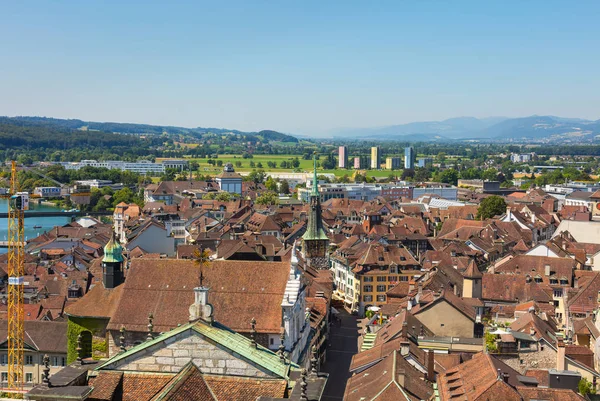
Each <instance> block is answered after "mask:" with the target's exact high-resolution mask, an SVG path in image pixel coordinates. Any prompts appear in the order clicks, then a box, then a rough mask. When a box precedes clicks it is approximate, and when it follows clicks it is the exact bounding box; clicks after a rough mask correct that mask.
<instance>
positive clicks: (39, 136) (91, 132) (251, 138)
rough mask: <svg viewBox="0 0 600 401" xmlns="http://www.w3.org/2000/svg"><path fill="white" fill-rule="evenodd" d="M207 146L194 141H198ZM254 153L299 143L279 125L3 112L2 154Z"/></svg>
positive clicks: (29, 157)
mask: <svg viewBox="0 0 600 401" xmlns="http://www.w3.org/2000/svg"><path fill="white" fill-rule="evenodd" d="M198 143H200V144H202V145H204V146H195V145H194V144H198ZM249 144H251V146H252V149H253V151H254V152H256V153H272V152H273V148H274V147H279V148H281V147H282V146H284V147H290V146H292V147H293V146H297V145H298V140H297V139H296V138H294V137H292V136H289V135H285V134H281V133H279V132H276V131H261V132H258V133H244V132H241V131H231V130H218V129H212V128H202V129H200V128H194V129H188V128H181V127H159V126H154V125H144V124H121V123H90V122H85V121H81V120H62V119H56V118H44V117H0V160H10V159H15V158H16V159H19V158H20V160H21V162H27V161H43V160H46V161H78V160H82V159H96V160H138V159H141V158H145V159H154V158H156V157H184V156H192V157H206V156H210V155H211V154H214V153H218V152H221V153H223V152H230V153H243V152H245V151H247V150H248V146H249Z"/></svg>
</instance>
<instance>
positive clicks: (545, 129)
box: [333, 116, 600, 142]
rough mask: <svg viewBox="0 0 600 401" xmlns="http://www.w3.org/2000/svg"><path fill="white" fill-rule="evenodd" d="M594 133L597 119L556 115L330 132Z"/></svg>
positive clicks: (422, 136) (509, 136) (407, 136)
mask: <svg viewBox="0 0 600 401" xmlns="http://www.w3.org/2000/svg"><path fill="white" fill-rule="evenodd" d="M597 135H600V120H596V121H592V120H584V119H580V118H563V117H556V116H530V117H522V118H508V117H489V118H480V119H478V118H474V117H457V118H450V119H448V120H444V121H427V122H414V123H408V124H401V125H391V126H388V127H378V128H362V129H343V130H339V131H337V132H334V133H333V136H334V137H336V138H339V137H344V138H354V139H381V138H387V139H389V140H404V141H415V142H416V141H445V140H466V139H479V140H497V141H500V140H515V141H517V140H548V141H569V142H586V141H593V140H594V138H595V137H596V136H597Z"/></svg>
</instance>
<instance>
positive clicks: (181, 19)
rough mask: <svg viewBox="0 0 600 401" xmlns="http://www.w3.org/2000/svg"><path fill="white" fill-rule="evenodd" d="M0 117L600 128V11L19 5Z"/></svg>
mask: <svg viewBox="0 0 600 401" xmlns="http://www.w3.org/2000/svg"><path fill="white" fill-rule="evenodd" d="M3 14H4V19H3V24H2V25H0V37H2V39H0V41H1V43H2V48H3V60H4V62H3V63H0V73H1V74H2V76H3V77H4V79H2V80H0V92H1V93H2V96H1V97H0V115H9V116H15V115H28V116H35V115H37V116H47V117H56V118H78V119H82V120H87V121H111V122H134V123H146V124H155V125H176V126H186V127H197V126H202V127H224V128H231V129H239V130H246V131H256V130H261V129H273V130H277V131H281V132H288V133H293V134H300V135H302V134H304V135H315V134H326V133H327V132H331V131H333V130H338V129H341V128H346V127H347V128H362V127H380V126H388V125H396V124H404V123H410V122H417V121H441V120H445V119H448V118H455V117H460V116H473V117H477V118H482V117H490V116H509V117H525V116H530V115H533V114H537V115H555V116H561V117H573V118H587V119H591V120H597V119H598V118H600V115H599V114H598V107H597V105H598V104H599V103H600V80H599V79H598V74H597V71H596V68H597V67H596V66H597V65H599V64H600V63H599V61H600V55H598V52H595V51H594V49H598V48H600V35H599V34H600V27H599V26H598V24H597V20H598V18H599V17H600V3H597V2H592V1H581V2H577V3H574V4H571V3H562V2H552V1H550V2H548V1H546V2H542V1H531V2H527V3H522V2H516V1H508V2H503V3H498V4H488V3H480V2H474V1H461V2H458V3H452V4H446V3H444V2H430V3H425V2H413V3H398V2H381V3H377V4H376V5H373V4H369V5H367V4H364V3H360V2H329V3H327V4H321V3H319V2H303V3H302V4H286V5H279V4H277V5H274V4H268V3H261V4H247V3H246V2H232V3H229V4H228V5H222V4H212V3H205V2H189V3H187V2H177V4H175V5H174V4H170V5H166V4H163V3H161V2H156V3H153V2H144V3H143V6H142V5H141V4H138V3H133V2H125V3H121V2H105V3H102V6H101V7H100V6H98V5H97V4H92V3H78V2H63V3H47V2H42V1H37V2H30V3H26V4H25V3H7V4H5V5H4V7H3Z"/></svg>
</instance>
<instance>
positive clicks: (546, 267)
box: [544, 265, 550, 277]
mask: <svg viewBox="0 0 600 401" xmlns="http://www.w3.org/2000/svg"><path fill="white" fill-rule="evenodd" d="M544 274H545V275H546V277H548V276H550V265H544Z"/></svg>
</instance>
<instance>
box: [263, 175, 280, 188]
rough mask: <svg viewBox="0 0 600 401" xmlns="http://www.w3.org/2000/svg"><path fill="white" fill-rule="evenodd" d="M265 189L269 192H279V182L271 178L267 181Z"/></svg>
mask: <svg viewBox="0 0 600 401" xmlns="http://www.w3.org/2000/svg"><path fill="white" fill-rule="evenodd" d="M265 187H267V189H268V190H269V191H277V182H276V181H275V180H274V179H273V177H271V176H269V177H268V178H267V180H266V181H265Z"/></svg>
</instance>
